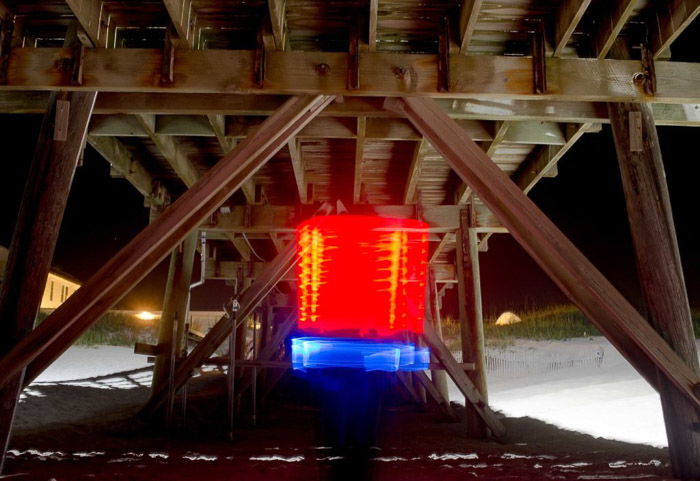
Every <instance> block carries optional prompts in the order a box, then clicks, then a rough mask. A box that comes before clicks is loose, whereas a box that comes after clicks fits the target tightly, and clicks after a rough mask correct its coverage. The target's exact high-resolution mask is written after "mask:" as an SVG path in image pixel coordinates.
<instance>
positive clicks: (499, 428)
mask: <svg viewBox="0 0 700 481" xmlns="http://www.w3.org/2000/svg"><path fill="white" fill-rule="evenodd" d="M423 338H424V339H425V343H426V344H427V345H428V346H429V347H430V352H431V353H432V354H433V355H434V356H435V357H436V358H437V359H438V360H439V361H440V362H441V363H442V365H443V366H445V371H447V373H448V374H449V375H450V377H451V378H452V380H453V381H454V383H455V385H456V386H457V388H458V389H459V390H460V391H461V393H462V394H464V396H465V398H466V399H468V400H469V402H470V403H471V404H472V405H473V406H474V409H475V410H476V411H477V412H478V413H479V415H480V416H481V417H482V419H483V420H484V422H485V423H486V425H487V426H488V427H489V428H490V429H491V432H492V433H493V434H494V436H496V437H502V436H503V435H505V433H506V429H505V427H504V426H503V424H502V423H501V421H500V420H499V419H498V418H497V417H496V415H495V413H494V412H493V411H492V410H491V408H489V406H488V404H487V402H486V400H485V399H484V398H483V397H482V396H481V394H480V393H479V390H478V389H477V388H476V387H475V386H474V383H472V381H471V379H469V377H468V376H467V374H466V373H465V372H464V369H462V368H461V366H460V365H459V363H458V362H457V361H456V360H455V358H454V357H453V356H452V353H451V352H450V350H449V349H448V348H447V346H445V344H444V343H443V342H442V341H441V340H440V339H439V338H438V336H437V334H436V333H435V330H434V329H433V326H431V325H430V323H428V322H426V323H425V328H424V332H423Z"/></svg>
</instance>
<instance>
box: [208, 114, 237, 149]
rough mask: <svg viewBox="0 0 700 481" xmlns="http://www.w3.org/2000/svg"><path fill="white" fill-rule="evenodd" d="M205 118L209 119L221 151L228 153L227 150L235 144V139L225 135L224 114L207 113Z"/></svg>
mask: <svg viewBox="0 0 700 481" xmlns="http://www.w3.org/2000/svg"><path fill="white" fill-rule="evenodd" d="M207 120H208V121H209V125H210V126H211V129H212V130H213V131H214V135H215V136H216V140H218V141H219V146H220V147H221V152H222V153H224V154H228V152H229V151H230V150H231V149H233V148H234V147H235V146H236V141H235V140H234V139H230V138H228V137H226V116H224V115H222V114H209V115H207Z"/></svg>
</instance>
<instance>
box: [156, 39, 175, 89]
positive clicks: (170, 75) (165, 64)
mask: <svg viewBox="0 0 700 481" xmlns="http://www.w3.org/2000/svg"><path fill="white" fill-rule="evenodd" d="M174 82H175V43H174V42H173V37H172V33H171V32H170V30H167V31H166V33H165V39H164V41H163V57H162V60H161V64H160V84H161V85H172V84H173V83H174Z"/></svg>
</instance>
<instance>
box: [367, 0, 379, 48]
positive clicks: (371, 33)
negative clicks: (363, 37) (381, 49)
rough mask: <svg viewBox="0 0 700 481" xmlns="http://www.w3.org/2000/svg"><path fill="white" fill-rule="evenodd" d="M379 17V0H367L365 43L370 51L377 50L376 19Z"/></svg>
mask: <svg viewBox="0 0 700 481" xmlns="http://www.w3.org/2000/svg"><path fill="white" fill-rule="evenodd" d="M378 18H379V0H369V21H368V22H367V24H368V27H367V28H368V30H367V45H368V47H369V51H370V52H374V51H375V50H377V21H378Z"/></svg>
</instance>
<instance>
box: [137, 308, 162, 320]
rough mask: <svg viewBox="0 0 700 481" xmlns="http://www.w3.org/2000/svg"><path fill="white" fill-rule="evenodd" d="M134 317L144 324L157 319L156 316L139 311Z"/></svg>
mask: <svg viewBox="0 0 700 481" xmlns="http://www.w3.org/2000/svg"><path fill="white" fill-rule="evenodd" d="M134 317H135V318H136V319H139V320H141V321H145V322H150V321H153V320H155V319H157V318H158V316H156V315H155V314H153V313H152V312H148V311H141V312H139V313H138V314H135V315H134Z"/></svg>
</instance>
